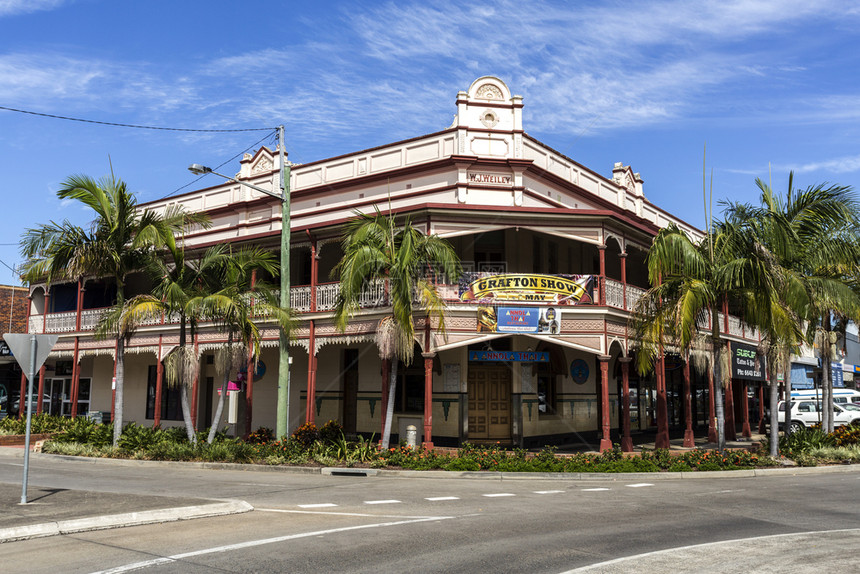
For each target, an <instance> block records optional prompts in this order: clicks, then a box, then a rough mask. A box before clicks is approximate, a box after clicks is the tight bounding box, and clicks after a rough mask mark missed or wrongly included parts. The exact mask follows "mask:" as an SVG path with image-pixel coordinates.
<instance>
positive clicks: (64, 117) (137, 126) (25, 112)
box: [0, 106, 276, 133]
mask: <svg viewBox="0 0 860 574" xmlns="http://www.w3.org/2000/svg"><path fill="white" fill-rule="evenodd" d="M0 110H6V111H7V112H17V113H19V114H29V115H31V116H41V117H43V118H52V119H55V120H68V121H71V122H83V123H86V124H99V125H103V126H114V127H118V128H134V129H139V130H162V131H169V132H199V133H229V132H262V131H270V130H273V129H276V128H244V129H234V130H198V129H191V128H167V127H161V126H141V125H136V124H119V123H115V122H101V121H97V120H86V119H82V118H71V117H68V116H57V115H54V114H42V113H39V112H31V111H29V110H18V109H15V108H7V107H6V106H0Z"/></svg>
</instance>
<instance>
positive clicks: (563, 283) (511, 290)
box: [460, 272, 594, 305]
mask: <svg viewBox="0 0 860 574" xmlns="http://www.w3.org/2000/svg"><path fill="white" fill-rule="evenodd" d="M593 286H594V276H593V275H537V274H530V273H503V274H492V273H483V272H479V273H475V272H470V273H464V274H463V275H461V276H460V300H461V301H475V302H478V303H493V302H495V301H535V302H541V303H552V304H553V305H578V304H581V303H591V302H593V297H592V291H593Z"/></svg>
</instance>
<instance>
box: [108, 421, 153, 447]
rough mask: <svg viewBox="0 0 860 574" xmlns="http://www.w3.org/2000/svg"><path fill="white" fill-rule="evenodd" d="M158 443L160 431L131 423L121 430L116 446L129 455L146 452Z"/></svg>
mask: <svg viewBox="0 0 860 574" xmlns="http://www.w3.org/2000/svg"><path fill="white" fill-rule="evenodd" d="M160 441H161V433H160V429H157V428H151V427H145V426H141V425H139V424H137V423H133V422H131V423H128V424H127V425H125V427H124V428H123V429H122V434H121V435H120V437H119V443H118V444H117V446H119V448H120V449H122V450H123V451H125V452H129V453H133V452H146V451H148V450H149V449H151V448H152V447H153V446H155V445H156V444H157V443H158V442H160Z"/></svg>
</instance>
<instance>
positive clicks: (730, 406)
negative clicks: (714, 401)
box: [724, 341, 738, 440]
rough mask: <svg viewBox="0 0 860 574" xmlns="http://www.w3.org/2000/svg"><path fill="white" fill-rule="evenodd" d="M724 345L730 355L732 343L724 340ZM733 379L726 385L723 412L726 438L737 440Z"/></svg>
mask: <svg viewBox="0 0 860 574" xmlns="http://www.w3.org/2000/svg"><path fill="white" fill-rule="evenodd" d="M726 346H727V347H728V349H729V354H730V355H729V356H731V351H732V344H731V343H730V342H729V341H726ZM734 382H735V381H734V379H731V380H730V381H729V384H728V385H726V393H725V395H726V405H725V409H724V410H725V413H726V429H725V433H726V440H737V438H738V434H737V430H736V429H735V399H734V389H732V387H733V386H734Z"/></svg>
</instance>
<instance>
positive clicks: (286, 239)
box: [188, 125, 290, 437]
mask: <svg viewBox="0 0 860 574" xmlns="http://www.w3.org/2000/svg"><path fill="white" fill-rule="evenodd" d="M278 150H279V154H280V160H281V185H280V187H281V193H280V194H277V193H275V192H273V191H271V190H268V189H263V188H262V187H258V186H256V185H253V184H250V183H248V182H246V181H240V180H238V179H236V178H235V177H230V176H227V175H223V174H220V173H218V172H216V171H212V169H211V168H209V167H206V166H204V165H200V164H199V163H193V164H191V165H190V166H188V171H190V172H191V173H193V174H196V175H206V174H209V173H211V174H213V175H217V176H219V177H223V178H224V179H226V180H229V181H232V182H234V183H238V184H239V185H244V186H246V187H250V188H251V189H255V190H257V191H259V192H260V193H265V194H266V195H270V196H272V197H276V198H278V199H280V200H281V299H280V301H281V308H282V309H287V308H289V306H290V166H289V164H288V163H287V161H286V157H285V156H284V126H282V125H281V126H278ZM279 331H280V338H279V345H278V346H279V347H280V358H279V361H278V411H277V420H276V421H275V423H276V430H275V432H276V436H278V437H283V436H287V435H288V434H289V431H290V347H289V345H290V341H289V338H288V337H287V333H286V332H285V331H284V329H283V328H281V329H279Z"/></svg>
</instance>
